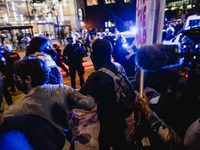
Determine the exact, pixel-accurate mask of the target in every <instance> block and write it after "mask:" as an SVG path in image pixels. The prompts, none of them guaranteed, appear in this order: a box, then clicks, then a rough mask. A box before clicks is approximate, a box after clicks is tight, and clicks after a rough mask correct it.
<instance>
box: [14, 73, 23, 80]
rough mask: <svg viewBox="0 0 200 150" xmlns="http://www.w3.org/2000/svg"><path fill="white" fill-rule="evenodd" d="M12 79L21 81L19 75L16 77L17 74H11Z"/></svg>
mask: <svg viewBox="0 0 200 150" xmlns="http://www.w3.org/2000/svg"><path fill="white" fill-rule="evenodd" d="M13 79H14V80H15V81H21V78H20V77H19V75H17V74H13Z"/></svg>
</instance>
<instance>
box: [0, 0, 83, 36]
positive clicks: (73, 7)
mask: <svg viewBox="0 0 200 150" xmlns="http://www.w3.org/2000/svg"><path fill="white" fill-rule="evenodd" d="M52 5H54V8H55V9H54V11H53V13H52V11H51V10H52V9H51V7H52ZM27 10H28V11H27ZM77 10H78V8H77V1H76V0H62V1H61V2H60V3H59V2H58V0H46V1H45V2H43V3H31V1H30V0H0V27H7V26H27V25H28V26H30V25H31V26H33V34H44V33H46V32H48V33H49V34H50V35H51V36H52V38H54V37H55V35H56V34H57V33H56V31H58V28H59V29H61V28H64V29H65V32H66V33H67V32H69V31H70V29H77V30H79V28H81V21H80V20H79V19H78V12H77ZM50 12H51V13H50ZM26 31H27V32H29V31H28V30H25V31H24V32H26ZM14 32H17V30H15V31H14Z"/></svg>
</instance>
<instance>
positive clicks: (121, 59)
mask: <svg viewBox="0 0 200 150" xmlns="http://www.w3.org/2000/svg"><path fill="white" fill-rule="evenodd" d="M122 45H123V43H121V42H117V43H116V45H114V46H113V51H112V57H113V58H114V60H115V62H118V63H120V64H121V65H122V66H123V67H124V68H125V66H126V65H125V64H126V61H127V58H126V55H129V52H128V51H127V50H126V49H125V48H123V46H122Z"/></svg>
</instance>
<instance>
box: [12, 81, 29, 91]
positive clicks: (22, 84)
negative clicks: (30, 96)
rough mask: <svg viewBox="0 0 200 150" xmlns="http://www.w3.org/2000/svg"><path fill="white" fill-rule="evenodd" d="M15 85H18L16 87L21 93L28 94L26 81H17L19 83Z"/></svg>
mask: <svg viewBox="0 0 200 150" xmlns="http://www.w3.org/2000/svg"><path fill="white" fill-rule="evenodd" d="M15 85H16V87H17V89H18V90H19V91H22V92H24V93H25V94H27V93H28V92H27V84H26V82H25V81H21V82H20V81H19V80H17V81H15Z"/></svg>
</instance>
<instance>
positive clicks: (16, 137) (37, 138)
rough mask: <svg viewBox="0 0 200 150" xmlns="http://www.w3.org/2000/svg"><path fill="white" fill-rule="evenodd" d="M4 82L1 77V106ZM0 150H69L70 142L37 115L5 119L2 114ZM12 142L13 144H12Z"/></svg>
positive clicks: (0, 117)
mask: <svg viewBox="0 0 200 150" xmlns="http://www.w3.org/2000/svg"><path fill="white" fill-rule="evenodd" d="M2 86H3V80H2V77H1V75H0V106H1V103H2V100H3V99H2V91H3V90H4V89H2ZM0 141H1V142H0V149H1V150H4V149H26V150H29V149H30V150H32V149H38V150H39V149H49V150H61V149H63V150H68V147H70V142H68V141H67V140H65V137H64V136H63V134H62V133H61V132H60V131H59V130H58V129H57V128H56V127H55V126H54V125H53V124H52V123H50V122H49V121H48V120H46V119H44V118H42V117H39V116H36V115H30V114H26V115H21V116H12V117H5V118H3V116H2V114H1V113H0ZM11 141H12V142H11Z"/></svg>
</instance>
